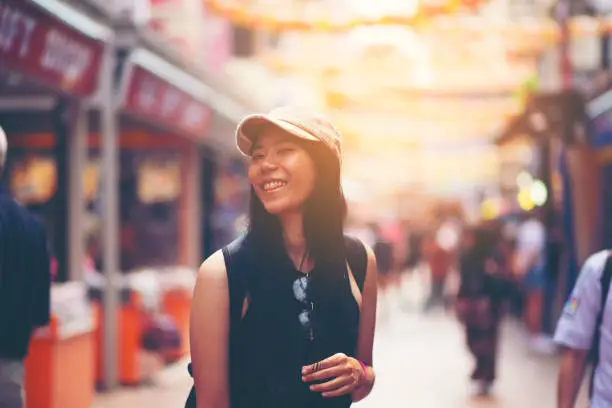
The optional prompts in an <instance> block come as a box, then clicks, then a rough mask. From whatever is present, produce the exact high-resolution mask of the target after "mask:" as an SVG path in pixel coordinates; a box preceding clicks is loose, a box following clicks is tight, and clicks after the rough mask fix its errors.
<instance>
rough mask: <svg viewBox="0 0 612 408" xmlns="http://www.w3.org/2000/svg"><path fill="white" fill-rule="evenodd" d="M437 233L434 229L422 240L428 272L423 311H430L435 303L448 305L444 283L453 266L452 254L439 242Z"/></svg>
mask: <svg viewBox="0 0 612 408" xmlns="http://www.w3.org/2000/svg"><path fill="white" fill-rule="evenodd" d="M437 235H438V234H437V231H436V233H433V234H429V235H428V236H427V237H426V239H425V240H424V249H423V253H424V256H425V259H426V262H427V264H428V266H429V273H430V286H429V296H428V297H427V300H426V301H425V305H424V306H423V310H424V312H429V311H431V309H433V307H434V306H437V305H440V306H444V307H445V308H447V307H448V306H449V300H448V298H447V297H446V293H445V290H446V288H445V284H446V278H447V277H448V275H449V274H450V272H451V268H452V267H453V255H452V253H451V252H450V251H449V250H447V249H446V248H444V247H443V246H442V245H441V244H440V242H439V240H438V236H437Z"/></svg>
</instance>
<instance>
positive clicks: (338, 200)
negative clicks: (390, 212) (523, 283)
mask: <svg viewBox="0 0 612 408" xmlns="http://www.w3.org/2000/svg"><path fill="white" fill-rule="evenodd" d="M237 139H238V148H239V150H240V151H241V152H242V153H243V154H245V155H247V156H248V157H250V164H249V179H250V182H251V185H252V191H251V209H250V217H249V230H248V232H247V233H246V235H245V236H243V237H241V238H239V239H238V240H237V241H234V242H233V243H232V244H230V245H229V246H227V247H225V248H224V249H223V250H222V251H218V252H217V253H215V254H213V255H212V256H211V257H210V258H208V259H207V260H206V261H205V262H204V263H203V264H202V267H201V269H200V272H199V275H198V280H197V283H196V288H195V291H194V299H193V306H192V317H191V357H192V360H193V363H192V368H193V370H192V371H193V374H194V379H195V388H194V389H193V390H192V392H191V394H190V397H189V399H188V401H187V406H189V407H195V406H196V402H195V399H196V398H195V396H196V395H197V400H198V401H197V402H198V405H197V406H199V407H209V406H210V407H215V408H228V407H230V406H231V408H249V407H292V408H306V407H311V408H317V407H329V408H336V407H337V408H341V407H349V406H350V405H351V404H352V402H353V401H359V400H361V399H363V398H365V397H366V396H367V395H368V394H369V393H370V390H371V389H372V386H373V384H374V370H373V368H372V344H373V336H374V325H375V316H376V293H377V288H376V280H377V276H376V266H375V265H376V260H375V257H374V255H373V252H372V250H371V249H369V248H367V247H365V246H364V244H363V243H361V241H358V240H354V239H352V238H348V237H346V236H344V234H343V222H344V217H345V213H346V203H345V199H344V196H343V194H342V189H341V185H340V174H341V173H340V157H341V150H340V148H341V146H340V134H339V132H338V131H337V130H336V129H335V127H334V126H333V125H332V124H331V123H330V122H329V121H328V120H327V119H325V118H323V117H320V116H315V115H311V114H309V113H305V112H303V111H300V110H295V109H290V108H278V109H275V110H273V111H272V112H271V113H270V114H268V115H254V116H250V117H248V118H246V119H245V120H244V121H243V122H242V123H241V124H240V125H239V127H238V130H237ZM347 265H348V267H347ZM228 293H229V295H228Z"/></svg>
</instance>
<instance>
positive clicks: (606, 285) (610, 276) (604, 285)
mask: <svg viewBox="0 0 612 408" xmlns="http://www.w3.org/2000/svg"><path fill="white" fill-rule="evenodd" d="M600 283H601V306H600V308H599V313H597V321H596V323H595V333H594V336H593V349H592V350H591V351H592V353H593V354H592V355H593V372H592V373H591V383H590V395H591V396H592V395H593V381H594V380H595V371H596V370H597V365H598V364H599V344H600V343H601V324H602V323H603V318H604V313H605V309H606V303H607V301H608V293H609V292H610V284H611V283H612V252H609V253H608V258H607V259H606V264H605V266H604V270H603V272H602V274H601V278H600Z"/></svg>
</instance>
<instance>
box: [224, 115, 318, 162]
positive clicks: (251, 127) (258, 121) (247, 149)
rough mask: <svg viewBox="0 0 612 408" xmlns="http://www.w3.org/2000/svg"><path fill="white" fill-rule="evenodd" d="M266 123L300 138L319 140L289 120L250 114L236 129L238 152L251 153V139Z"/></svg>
mask: <svg viewBox="0 0 612 408" xmlns="http://www.w3.org/2000/svg"><path fill="white" fill-rule="evenodd" d="M267 125H273V126H276V127H277V128H279V129H281V130H283V131H284V132H286V133H287V134H289V135H291V136H294V137H299V138H300V139H305V140H311V141H313V142H318V141H319V139H317V138H316V137H315V136H313V135H311V134H310V133H308V132H307V131H305V130H303V129H302V128H300V127H298V126H295V125H292V124H291V123H289V122H285V121H283V120H280V119H275V118H271V117H269V116H266V115H250V116H247V117H246V118H244V119H243V120H242V122H240V124H239V125H238V128H237V129H236V146H237V147H238V150H239V151H240V153H242V154H243V155H245V156H250V155H251V150H252V148H253V141H254V140H255V139H256V138H257V137H258V136H259V134H260V133H261V131H262V130H263V129H264V128H265V127H266V126H267Z"/></svg>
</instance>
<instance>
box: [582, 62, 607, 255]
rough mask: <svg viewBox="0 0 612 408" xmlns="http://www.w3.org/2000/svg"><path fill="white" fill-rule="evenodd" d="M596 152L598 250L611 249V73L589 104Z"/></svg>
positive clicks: (591, 129)
mask: <svg viewBox="0 0 612 408" xmlns="http://www.w3.org/2000/svg"><path fill="white" fill-rule="evenodd" d="M586 112H587V116H588V119H589V131H590V133H591V136H592V137H591V140H592V146H593V149H594V151H595V156H596V160H594V162H595V163H596V166H597V173H598V175H597V176H598V177H597V178H596V179H595V180H594V181H595V183H594V184H595V189H596V190H597V191H598V194H597V196H598V198H599V203H600V206H599V211H598V212H597V215H598V219H599V228H598V231H597V236H598V238H599V239H598V249H602V248H612V210H611V209H612V76H611V75H610V74H608V75H607V76H606V78H604V81H602V82H601V83H600V89H598V90H597V91H596V93H595V94H594V95H593V96H592V97H591V98H589V100H588V101H587V104H586Z"/></svg>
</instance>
